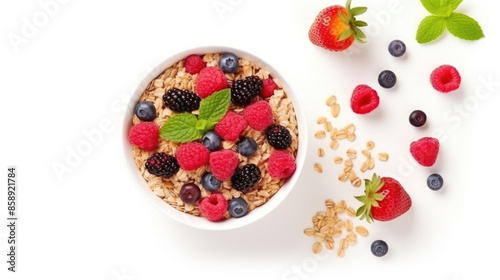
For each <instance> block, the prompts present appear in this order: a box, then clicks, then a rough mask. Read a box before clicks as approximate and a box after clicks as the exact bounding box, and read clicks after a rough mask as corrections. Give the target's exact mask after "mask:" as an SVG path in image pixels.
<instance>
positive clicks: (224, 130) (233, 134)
mask: <svg viewBox="0 0 500 280" xmlns="http://www.w3.org/2000/svg"><path fill="white" fill-rule="evenodd" d="M247 125H248V123H247V121H246V120H245V118H243V116H241V115H238V114H237V113H235V112H233V111H229V112H227V113H226V115H225V116H224V117H223V118H222V120H220V121H219V122H218V123H217V124H216V125H215V128H214V130H215V133H217V134H219V136H220V137H222V139H224V140H226V141H231V142H234V141H236V139H238V137H239V136H240V134H241V132H243V130H245V128H246V127H247Z"/></svg>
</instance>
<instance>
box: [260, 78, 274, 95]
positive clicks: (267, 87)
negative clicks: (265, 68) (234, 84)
mask: <svg viewBox="0 0 500 280" xmlns="http://www.w3.org/2000/svg"><path fill="white" fill-rule="evenodd" d="M277 88H278V86H277V85H276V83H275V82H274V81H273V79H271V78H267V79H265V80H263V81H262V91H261V92H260V96H262V98H268V97H270V96H273V95H274V90H275V89H277Z"/></svg>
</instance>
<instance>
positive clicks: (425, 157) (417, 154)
mask: <svg viewBox="0 0 500 280" xmlns="http://www.w3.org/2000/svg"><path fill="white" fill-rule="evenodd" d="M410 153H411V155H412V156H413V157H414V158H415V160H416V161H417V162H418V163H420V165H422V166H425V167H431V166H433V165H434V163H436V160H437V157H438V154H439V140H437V139H436V138H432V137H424V138H421V139H419V140H417V141H415V142H413V143H411V144H410Z"/></svg>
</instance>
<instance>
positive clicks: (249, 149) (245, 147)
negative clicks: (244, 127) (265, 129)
mask: <svg viewBox="0 0 500 280" xmlns="http://www.w3.org/2000/svg"><path fill="white" fill-rule="evenodd" d="M256 150H257V142H255V140H253V139H252V138H248V137H245V138H243V139H241V140H240V142H238V152H240V154H241V155H242V156H246V157H249V156H251V155H253V154H254V153H255V151H256Z"/></svg>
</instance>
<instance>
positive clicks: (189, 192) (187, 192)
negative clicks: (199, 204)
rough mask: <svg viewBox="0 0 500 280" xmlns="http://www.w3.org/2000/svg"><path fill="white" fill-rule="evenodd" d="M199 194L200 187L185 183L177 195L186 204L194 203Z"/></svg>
mask: <svg viewBox="0 0 500 280" xmlns="http://www.w3.org/2000/svg"><path fill="white" fill-rule="evenodd" d="M200 196H201V191H200V188H199V187H198V186H197V185H195V184H193V183H187V184H185V185H184V186H182V188H181V191H180V192H179V197H180V198H181V200H182V201H183V202H184V203H186V204H195V203H196V201H198V199H199V198H200Z"/></svg>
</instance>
